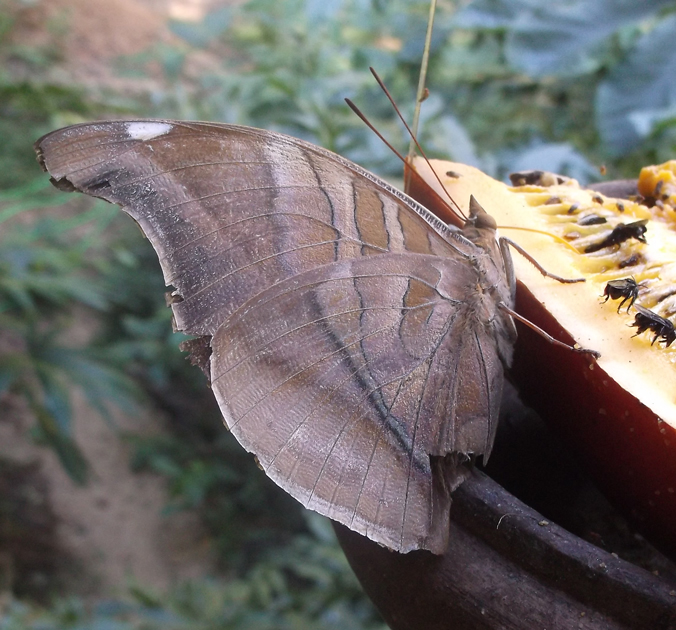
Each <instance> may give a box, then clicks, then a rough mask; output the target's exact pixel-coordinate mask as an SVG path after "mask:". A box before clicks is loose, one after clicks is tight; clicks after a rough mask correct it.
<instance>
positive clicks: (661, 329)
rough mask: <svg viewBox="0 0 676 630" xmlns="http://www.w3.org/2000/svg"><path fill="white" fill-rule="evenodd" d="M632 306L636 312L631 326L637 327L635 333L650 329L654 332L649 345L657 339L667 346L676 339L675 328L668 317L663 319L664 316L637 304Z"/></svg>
mask: <svg viewBox="0 0 676 630" xmlns="http://www.w3.org/2000/svg"><path fill="white" fill-rule="evenodd" d="M634 308H635V309H636V311H637V312H636V318H635V319H634V323H633V324H632V326H636V328H637V330H636V335H640V334H641V333H642V332H645V331H646V330H650V331H651V332H654V333H655V336H654V337H653V340H652V342H651V343H650V345H653V344H654V343H655V342H656V341H657V340H658V339H659V340H660V341H661V342H662V343H663V344H664V345H665V347H667V348H668V347H669V346H670V345H671V344H672V343H674V341H676V329H674V325H673V324H672V323H671V322H670V321H669V320H668V319H664V317H660V316H659V315H658V314H657V313H653V312H652V311H651V310H648V309H647V308H643V307H642V306H640V305H638V304H637V305H636V306H635V307H634ZM636 335H634V337H636ZM660 337H661V339H660Z"/></svg>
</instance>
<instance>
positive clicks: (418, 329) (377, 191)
mask: <svg viewBox="0 0 676 630" xmlns="http://www.w3.org/2000/svg"><path fill="white" fill-rule="evenodd" d="M36 151H37V154H38V159H39V161H40V163H41V165H42V166H43V168H44V169H45V170H46V171H48V172H49V174H50V175H51V178H52V182H53V183H54V184H55V185H56V186H57V187H58V188H61V189H63V190H75V191H79V192H82V193H86V194H88V195H91V196H93V197H99V198H102V199H105V200H107V201H109V202H112V203H115V204H118V205H120V206H121V207H122V209H123V210H124V211H125V212H127V213H128V214H130V215H131V216H132V217H133V218H134V219H135V220H136V221H137V223H138V224H139V225H140V227H141V228H142V230H143V232H144V233H145V234H146V236H147V237H148V239H149V240H150V242H151V244H152V245H153V247H154V248H155V250H156V252H157V255H158V257H159V261H160V264H161V266H162V270H163V273H164V279H165V282H166V284H167V285H168V286H171V287H173V288H174V290H173V291H172V293H171V303H172V304H171V307H172V309H173V315H174V319H175V324H176V328H177V329H178V330H181V331H183V332H185V333H187V334H189V335H194V336H195V337H196V338H197V339H196V340H195V341H193V342H192V343H191V344H190V345H191V347H192V349H193V352H194V355H195V356H196V357H197V361H198V362H199V363H200V364H201V365H202V367H203V369H205V371H206V372H207V374H208V376H209V380H210V383H211V387H212V389H213V392H214V394H215V396H216V398H217V400H218V403H219V406H220V409H221V411H222V414H223V417H224V419H225V424H226V425H227V427H228V428H229V429H230V431H231V432H232V433H233V434H234V436H235V437H236V438H237V440H238V441H239V442H240V443H241V445H242V446H243V447H244V448H245V449H247V450H248V451H251V452H253V453H254V454H255V456H256V458H257V460H258V462H259V464H260V466H261V467H262V468H263V470H264V471H265V472H266V474H267V475H268V476H269V477H270V478H271V479H273V480H274V481H275V482H276V483H277V484H278V485H279V486H281V487H282V488H283V489H284V490H286V491H287V492H289V493H290V494H291V495H292V496H294V497H295V498H296V499H297V500H299V501H300V502H301V503H302V504H303V505H304V506H306V507H308V508H310V509H312V510H316V511H317V512H319V513H321V514H323V515H325V516H328V517H329V518H331V519H334V520H336V521H339V522H340V523H343V524H344V525H346V526H348V527H349V528H351V529H353V530H354V531H357V532H359V533H361V534H363V535H365V536H367V537H369V538H370V539H372V540H374V541H376V542H378V543H380V544H382V545H385V546H387V547H389V548H391V549H393V550H396V551H399V552H409V551H411V550H416V549H427V550H429V551H432V552H434V553H436V554H441V553H443V552H444V550H445V549H446V546H447V542H448V525H449V508H450V503H451V492H452V491H453V490H454V488H455V487H457V486H458V485H459V484H460V483H461V482H462V480H463V479H464V478H465V477H466V475H467V474H468V471H469V469H470V468H471V464H472V462H473V461H474V459H475V458H477V457H479V456H483V459H484V461H485V460H486V459H487V458H488V456H489V454H490V452H491V448H492V445H493V440H494V437H495V431H496V427H497V422H498V411H499V405H500V399H501V393H502V386H503V379H504V369H505V368H506V367H508V366H509V365H510V362H511V357H512V350H513V345H514V343H515V340H516V329H515V326H514V321H513V319H512V317H511V315H510V314H509V310H511V309H513V307H514V294H515V280H514V272H513V269H512V262H511V258H510V254H509V251H508V250H507V247H506V246H503V245H501V242H500V240H499V239H498V238H497V235H496V225H495V222H494V221H493V219H492V218H491V217H490V215H488V214H487V213H486V212H485V211H484V210H483V209H482V208H481V206H480V205H479V203H478V202H477V201H476V200H474V199H473V200H472V202H471V205H470V208H471V212H470V217H469V219H467V221H466V222H465V224H464V227H462V228H456V227H453V226H449V225H447V224H445V223H444V222H443V221H441V220H439V219H438V218H437V217H436V216H435V215H433V214H432V213H431V212H429V211H428V210H427V209H426V208H424V207H422V206H421V205H419V204H418V203H416V202H415V201H413V200H412V199H410V198H409V197H408V196H407V195H405V194H404V193H402V192H400V191H399V190H397V189H396V188H394V187H392V186H390V185H389V184H387V183H386V182H385V181H383V180H382V179H380V178H378V177H377V176H375V175H373V174H371V173H369V172H368V171H366V170H364V169H363V168H361V167H360V166H358V165H356V164H354V163H352V162H350V161H348V160H346V159H344V158H342V157H340V156H338V155H336V154H334V153H331V152H329V151H327V150H325V149H322V148H319V147H317V146H314V145H312V144H310V143H307V142H304V141H301V140H298V139H295V138H292V137H290V136H286V135H282V134H278V133H273V132H271V131H265V130H261V129H254V128H250V127H242V126H236V125H227V124H212V123H196V122H178V121H169V120H135V121H112V122H96V123H89V124H80V125H75V126H71V127H67V128H65V129H60V130H58V131H54V132H52V133H50V134H47V135H46V136H44V137H43V138H41V139H40V140H38V141H37V143H36Z"/></svg>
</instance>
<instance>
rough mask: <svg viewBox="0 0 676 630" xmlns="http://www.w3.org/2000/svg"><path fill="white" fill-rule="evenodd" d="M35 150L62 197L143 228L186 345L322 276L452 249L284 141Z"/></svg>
mask: <svg viewBox="0 0 676 630" xmlns="http://www.w3.org/2000/svg"><path fill="white" fill-rule="evenodd" d="M36 149H37V151H38V155H39V158H40V160H41V162H42V164H43V166H44V167H45V168H46V170H48V171H49V173H50V174H51V176H52V179H53V180H54V181H55V182H56V183H57V185H60V186H61V187H66V188H69V189H73V188H74V189H76V190H78V191H81V192H84V193H87V194H89V195H93V196H96V197H101V198H103V199H106V200H107V201H110V202H113V203H116V204H119V205H121V206H122V208H123V209H124V210H125V211H126V212H128V213H129V214H130V215H131V216H132V217H134V219H135V220H136V221H137V222H138V223H139V225H140V226H141V228H142V229H143V231H144V233H145V234H146V235H147V237H148V238H149V239H150V241H151V242H152V244H153V247H154V248H155V249H156V251H157V253H158V256H159V258H160V263H161V265H162V269H163V271H164V277H165V281H166V283H167V285H172V286H174V287H176V289H177V296H178V298H177V301H179V300H180V301H179V303H176V304H174V305H173V309H174V316H175V319H176V324H177V327H178V328H179V330H183V331H185V332H187V333H190V334H196V335H213V334H214V332H215V331H216V330H217V329H218V327H219V326H220V324H222V323H223V322H224V321H225V320H226V319H227V317H228V316H229V315H230V313H232V312H233V311H234V310H236V309H237V308H238V307H239V306H241V305H242V304H243V303H244V302H246V300H248V299H249V298H251V297H253V296H255V295H257V294H258V293H259V292H261V291H263V290H265V289H267V288H268V287H270V286H272V285H273V284H275V283H277V282H279V281H281V280H284V279H286V278H289V277H292V276H294V275H296V274H298V273H302V272H304V271H306V270H309V269H314V268H316V267H318V266H320V265H324V264H328V263H331V262H335V261H337V260H343V259H346V258H358V257H361V256H364V255H371V254H377V253H383V252H387V251H390V252H415V253H435V254H441V255H444V254H445V253H446V252H448V251H449V249H451V248H450V247H449V245H448V244H447V243H446V242H445V241H444V239H443V238H441V237H440V236H439V235H438V234H437V233H436V232H435V229H439V230H444V229H445V228H444V226H443V224H441V223H440V222H439V221H438V220H437V219H435V218H434V217H433V215H431V214H430V213H429V212H427V211H426V210H425V209H424V208H422V207H420V206H418V205H417V204H415V202H413V201H411V200H410V199H408V198H407V197H405V196H404V195H403V194H402V193H400V192H399V191H397V190H396V189H393V188H391V187H389V186H388V185H387V184H386V183H384V182H382V181H381V180H379V179H377V178H376V177H375V176H373V175H371V174H369V173H367V172H366V171H364V170H363V169H361V168H360V167H358V166H356V165H354V164H352V163H351V162H349V161H347V160H344V159H343V158H340V157H339V156H337V155H335V154H333V153H330V152H328V151H325V150H323V149H320V148H319V147H315V146H314V145H311V144H308V143H305V142H301V141H299V140H296V139H295V138H290V137H288V136H284V135H281V134H275V133H272V132H268V131H263V130H259V129H253V128H250V127H240V126H234V125H218V124H208V123H183V122H176V121H119V122H103V123H91V124H84V125H76V126H73V127H68V128H66V129H62V130H59V131H55V132H53V133H51V134H48V135H47V136H45V137H44V138H42V139H41V140H39V141H38V142H37V144H36ZM431 225H433V226H434V228H435V229H432V228H431Z"/></svg>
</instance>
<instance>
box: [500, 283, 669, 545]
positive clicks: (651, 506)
mask: <svg viewBox="0 0 676 630" xmlns="http://www.w3.org/2000/svg"><path fill="white" fill-rule="evenodd" d="M516 310H517V311H518V312H519V314H521V315H523V316H524V317H526V318H527V319H528V320H530V321H531V322H533V323H534V324H536V325H537V326H539V327H540V328H543V329H544V330H546V331H547V332H548V333H549V334H550V335H552V336H553V337H555V338H556V339H559V340H561V341H564V342H566V343H573V338H572V337H571V336H570V334H568V332H567V331H565V330H564V329H563V328H562V327H561V326H560V325H559V324H558V322H557V321H556V320H555V319H554V317H553V316H552V315H551V314H550V313H549V311H547V309H546V307H545V306H544V305H543V304H541V303H540V302H539V301H538V300H537V299H536V298H535V297H534V296H533V295H532V294H531V293H530V291H529V290H528V288H527V287H525V286H524V285H523V284H521V283H519V286H518V289H517V299H516ZM518 329H519V339H518V341H517V344H516V349H515V355H514V364H513V366H512V369H511V370H510V378H511V380H512V381H513V382H514V384H515V385H516V386H517V388H518V389H519V391H520V392H521V395H522V397H523V398H524V400H525V401H526V402H527V403H528V404H529V405H531V406H532V407H533V408H534V409H535V410H536V411H537V412H538V413H539V414H540V415H541V416H542V418H543V419H544V420H545V421H546V422H547V423H548V424H549V425H550V426H551V427H552V428H553V429H554V430H555V431H556V432H557V433H558V434H559V435H560V436H561V437H562V438H563V439H564V441H565V442H566V443H567V444H568V446H569V447H570V448H571V449H572V451H573V452H574V453H575V454H576V455H577V456H578V458H579V460H580V462H581V464H582V465H583V467H584V469H585V470H586V471H587V472H588V473H589V475H590V476H591V478H592V479H593V480H594V481H595V483H596V484H597V485H598V487H599V488H600V489H601V490H602V492H603V493H604V494H605V495H606V496H607V498H608V499H609V501H610V502H611V503H613V504H614V505H615V506H616V507H617V508H618V509H619V510H620V511H621V512H622V513H623V514H624V515H625V516H626V517H627V518H628V519H629V520H630V521H631V522H633V523H634V525H635V526H636V528H637V530H638V531H639V532H641V533H642V534H643V535H644V536H645V537H646V538H647V539H648V540H650V541H651V542H652V543H653V544H654V545H655V546H657V547H659V548H660V549H661V550H662V551H663V552H665V553H666V554H667V555H670V556H671V557H672V558H676V431H675V430H674V428H673V427H671V426H669V425H668V424H667V423H665V422H662V421H661V420H660V419H659V418H657V416H656V415H655V414H654V413H653V412H652V410H650V409H649V408H648V407H647V406H646V405H644V404H643V403H642V402H641V401H640V400H638V399H637V398H635V397H634V396H632V395H631V394H629V393H627V392H626V391H625V390H624V389H623V388H622V387H620V386H619V385H618V384H617V383H616V382H615V381H614V380H613V379H611V378H610V377H609V376H608V375H607V374H606V373H605V372H604V371H603V370H602V369H601V368H600V367H599V365H598V364H596V363H595V362H593V361H591V360H590V359H589V358H588V357H587V356H586V355H583V354H576V353H574V352H571V351H569V350H566V349H564V348H559V347H557V346H554V345H552V344H550V343H548V342H547V341H546V340H545V339H544V338H543V337H542V336H540V335H538V334H537V333H536V332H534V331H533V330H531V329H529V328H527V327H526V326H523V325H518ZM673 386H674V385H673V384H672V383H665V387H673Z"/></svg>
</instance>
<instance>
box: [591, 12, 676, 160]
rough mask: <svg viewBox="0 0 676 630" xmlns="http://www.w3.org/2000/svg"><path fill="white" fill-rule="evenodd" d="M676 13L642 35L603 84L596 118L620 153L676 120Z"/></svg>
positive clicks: (607, 140) (603, 135)
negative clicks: (665, 123)
mask: <svg viewBox="0 0 676 630" xmlns="http://www.w3.org/2000/svg"><path fill="white" fill-rule="evenodd" d="M675 39H676V15H673V14H672V15H670V16H668V17H667V18H665V19H664V20H662V21H661V22H659V23H658V24H656V25H655V27H654V28H653V29H651V30H650V31H648V32H647V33H645V34H643V35H642V37H640V38H639V39H638V40H637V41H636V44H635V46H634V48H633V49H632V50H631V51H630V52H629V53H628V55H627V57H626V59H625V60H624V61H622V62H621V63H619V64H617V65H616V66H615V67H614V68H612V70H611V71H610V72H609V73H608V76H607V77H606V78H605V79H604V80H603V81H602V82H601V83H600V85H599V90H598V96H597V101H596V119H597V124H598V126H599V130H600V132H601V135H602V137H603V139H604V140H605V141H606V142H607V143H608V145H609V147H610V148H611V149H612V150H613V152H615V153H616V154H619V153H622V152H626V151H631V150H632V149H634V148H635V147H636V146H637V145H638V144H639V142H641V141H642V140H643V139H644V138H646V137H647V136H649V135H650V134H651V133H652V132H653V131H654V130H655V128H656V127H657V126H658V125H659V123H661V122H663V121H668V120H671V119H675V118H676V49H675V48H674V45H673V43H674V40H675Z"/></svg>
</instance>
